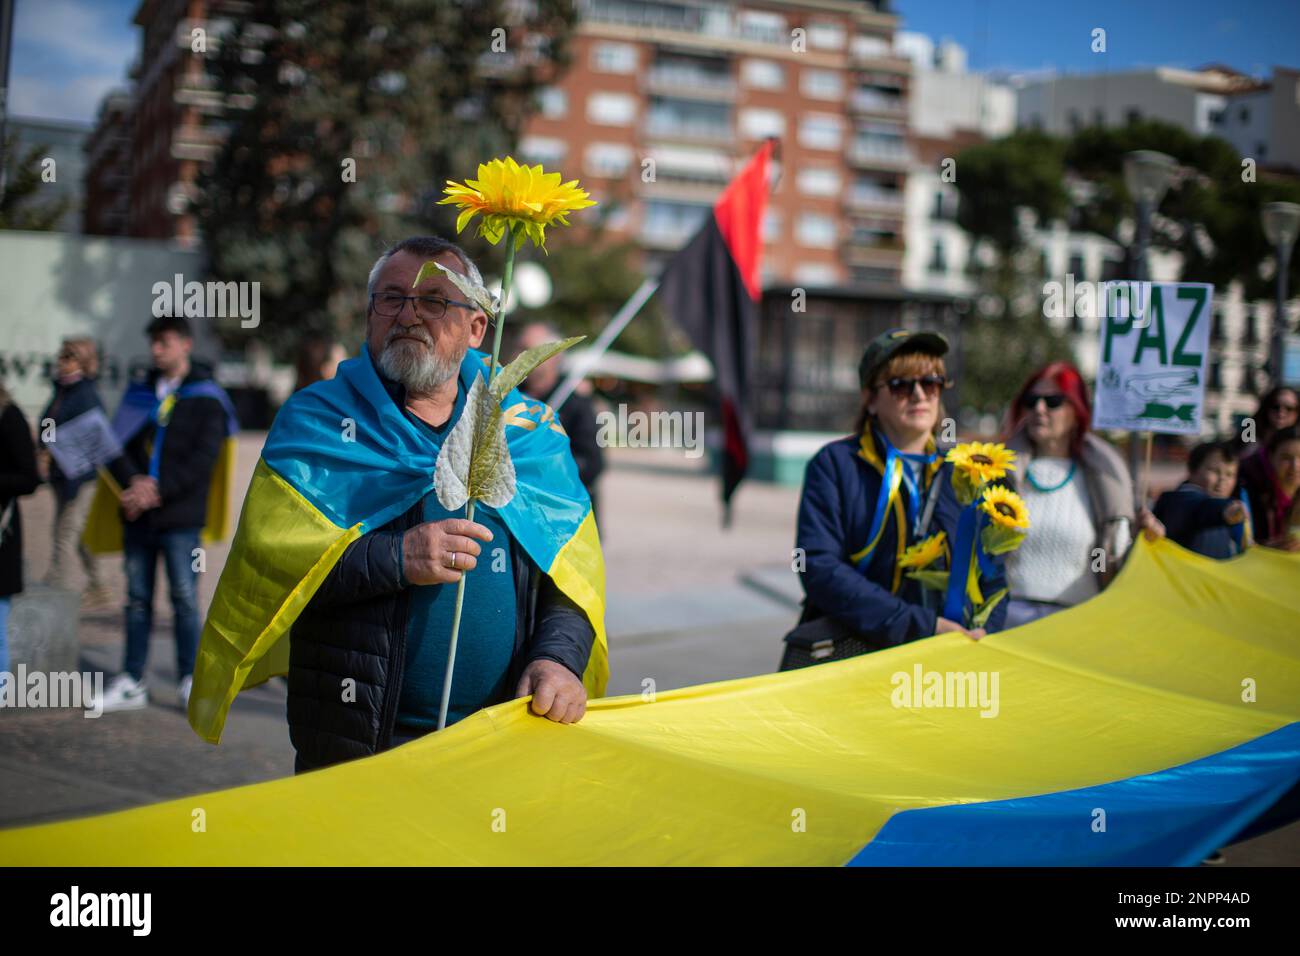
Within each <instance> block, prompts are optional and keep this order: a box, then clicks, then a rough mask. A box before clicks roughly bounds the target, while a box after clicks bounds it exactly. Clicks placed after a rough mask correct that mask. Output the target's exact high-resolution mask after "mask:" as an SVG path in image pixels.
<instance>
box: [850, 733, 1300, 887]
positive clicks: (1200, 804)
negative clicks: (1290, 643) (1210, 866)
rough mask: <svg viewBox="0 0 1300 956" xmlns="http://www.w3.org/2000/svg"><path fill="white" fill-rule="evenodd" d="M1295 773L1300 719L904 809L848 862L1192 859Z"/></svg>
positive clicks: (1153, 862)
mask: <svg viewBox="0 0 1300 956" xmlns="http://www.w3.org/2000/svg"><path fill="white" fill-rule="evenodd" d="M1297 781H1300V723H1294V724H1288V725H1287V726H1285V727H1282V728H1281V729H1279V730H1275V731H1273V732H1272V733H1270V734H1266V735H1264V736H1263V737H1259V738H1257V739H1255V740H1252V741H1250V742H1248V743H1244V744H1241V745H1240V746H1237V747H1233V748H1232V749H1230V750H1225V751H1223V752H1222V753H1218V754H1213V755H1211V756H1209V757H1203V758H1201V759H1200V760H1193V761H1192V762H1191V763H1186V764H1182V765H1181V766H1177V767H1173V768H1171V769H1169V770H1161V771H1159V772H1158V773H1150V774H1143V775H1142V776H1138V777H1130V778H1128V779H1127V780H1118V781H1115V782H1114V783H1107V784H1101V785H1100V786H1096V787H1085V788H1083V789H1080V790H1067V791H1064V792H1062V793H1049V794H1044V795H1042V796H1037V797H1023V798H1018V799H1015V800H995V801H991V802H988V803H966V804H959V805H956V806H945V807H927V808H925V809H921V810H906V811H904V812H902V813H899V814H895V815H894V816H893V817H891V818H890V820H889V821H888V822H887V823H886V824H885V825H884V826H883V827H881V829H880V832H879V833H878V834H876V838H875V839H874V840H872V841H871V842H870V843H868V844H867V845H866V846H865V847H863V848H862V850H860V851H859V852H858V854H857V855H856V856H855V857H853V859H852V860H850V861H849V863H848V865H849V866H1195V865H1196V864H1198V863H1200V861H1201V860H1203V859H1205V858H1206V857H1207V856H1209V855H1210V854H1212V853H1213V852H1214V851H1215V850H1217V849H1218V848H1219V847H1221V846H1224V845H1225V844H1227V843H1228V842H1229V841H1230V840H1232V839H1233V838H1234V837H1235V836H1237V834H1239V833H1240V832H1241V831H1242V829H1243V828H1244V827H1246V826H1247V825H1249V824H1250V822H1251V821H1252V820H1254V819H1255V818H1256V817H1258V816H1259V815H1260V814H1261V813H1263V812H1265V811H1266V810H1267V809H1268V808H1269V807H1271V806H1273V804H1274V803H1276V802H1277V801H1278V799H1279V798H1280V797H1281V796H1282V795H1283V794H1285V793H1286V792H1287V791H1288V790H1290V789H1291V788H1292V787H1293V786H1295V785H1296V783H1297ZM1102 812H1104V814H1105V816H1104V818H1103V817H1101V816H1100V813H1102ZM1103 819H1104V824H1105V829H1104V830H1101V829H1100V825H1101V823H1100V821H1102V820H1103Z"/></svg>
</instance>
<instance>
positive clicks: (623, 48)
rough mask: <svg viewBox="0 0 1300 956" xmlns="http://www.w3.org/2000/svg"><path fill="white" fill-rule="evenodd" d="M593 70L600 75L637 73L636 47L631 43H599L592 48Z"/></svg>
mask: <svg viewBox="0 0 1300 956" xmlns="http://www.w3.org/2000/svg"><path fill="white" fill-rule="evenodd" d="M591 68H592V69H593V70H595V71H597V72H598V73H635V72H636V47H634V46H633V45H632V44H630V43H597V44H596V45H595V46H593V47H592V48H591Z"/></svg>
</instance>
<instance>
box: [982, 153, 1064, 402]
mask: <svg viewBox="0 0 1300 956" xmlns="http://www.w3.org/2000/svg"><path fill="white" fill-rule="evenodd" d="M956 168H957V180H956V182H957V191H958V194H959V196H960V201H959V203H958V207H957V222H958V224H959V225H960V226H961V227H962V228H963V229H965V230H966V231H967V232H968V233H969V234H970V236H971V239H972V242H973V244H974V246H973V248H972V251H971V258H972V266H971V271H972V273H973V274H974V275H975V277H976V279H977V284H978V286H979V289H980V293H979V295H978V296H977V297H976V300H975V308H974V310H973V311H972V313H971V314H970V315H969V317H968V318H967V319H966V320H965V321H964V322H963V324H962V341H961V382H960V384H961V398H962V404H963V406H965V407H966V408H968V409H974V410H977V411H980V412H997V411H999V410H1000V409H1002V408H1003V407H1005V405H1006V403H1007V402H1008V401H1009V400H1010V399H1011V398H1012V396H1013V394H1014V392H1015V390H1016V389H1017V388H1018V387H1019V385H1020V383H1021V382H1023V381H1024V379H1025V378H1027V377H1028V376H1029V375H1030V374H1031V373H1032V372H1033V371H1034V370H1035V369H1036V368H1039V367H1041V366H1042V365H1045V364H1046V363H1047V362H1050V361H1053V360H1055V359H1062V358H1069V357H1070V349H1069V345H1068V343H1067V342H1066V340H1065V337H1064V336H1063V335H1062V334H1061V333H1060V332H1059V331H1057V330H1056V329H1055V328H1054V327H1052V326H1051V325H1050V324H1049V323H1048V321H1047V319H1046V318H1044V316H1043V310H1042V297H1041V296H1042V282H1043V278H1044V277H1043V276H1042V274H1041V269H1040V268H1039V267H1038V256H1037V253H1035V252H1033V251H1032V250H1030V249H1027V248H1026V231H1025V226H1026V225H1027V223H1026V218H1029V219H1030V220H1032V219H1036V220H1037V221H1038V222H1049V221H1051V220H1053V219H1059V218H1061V217H1062V216H1064V215H1065V214H1066V212H1067V210H1068V209H1069V195H1068V193H1067V192H1066V189H1065V185H1064V145H1063V144H1062V143H1061V141H1060V140H1058V139H1055V138H1054V137H1051V136H1047V135H1044V134H1042V133H1039V132H1036V131H1032V130H1025V131H1020V132H1017V133H1015V134H1013V135H1011V136H1008V137H1005V138H1003V139H1000V140H994V141H991V142H987V143H980V144H979V145H976V146H971V147H969V148H967V149H965V150H963V151H962V152H961V153H960V154H958V156H957V167H956ZM977 246H983V247H985V248H987V249H989V250H990V251H991V253H992V262H991V263H989V264H984V263H982V262H980V261H979V259H978V257H977V255H976V249H975V248H974V247H977Z"/></svg>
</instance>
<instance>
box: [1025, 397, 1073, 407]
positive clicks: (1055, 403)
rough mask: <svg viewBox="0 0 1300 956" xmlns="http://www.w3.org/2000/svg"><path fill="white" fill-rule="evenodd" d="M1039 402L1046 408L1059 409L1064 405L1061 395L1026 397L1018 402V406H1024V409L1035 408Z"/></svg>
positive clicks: (1063, 398)
mask: <svg viewBox="0 0 1300 956" xmlns="http://www.w3.org/2000/svg"><path fill="white" fill-rule="evenodd" d="M1039 402H1042V403H1043V404H1044V405H1046V406H1047V407H1048V408H1060V407H1061V406H1062V405H1064V404H1065V396H1064V395H1061V394H1056V395H1026V396H1025V397H1024V398H1022V399H1021V400H1020V404H1021V405H1023V406H1025V408H1026V409H1034V408H1037V407H1038V403H1039Z"/></svg>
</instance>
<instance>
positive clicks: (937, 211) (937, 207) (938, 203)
mask: <svg viewBox="0 0 1300 956" xmlns="http://www.w3.org/2000/svg"><path fill="white" fill-rule="evenodd" d="M930 218H932V219H942V218H943V190H942V189H940V190H939V191H938V192H936V193H935V194H934V209H933V210H932V211H931V213H930Z"/></svg>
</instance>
